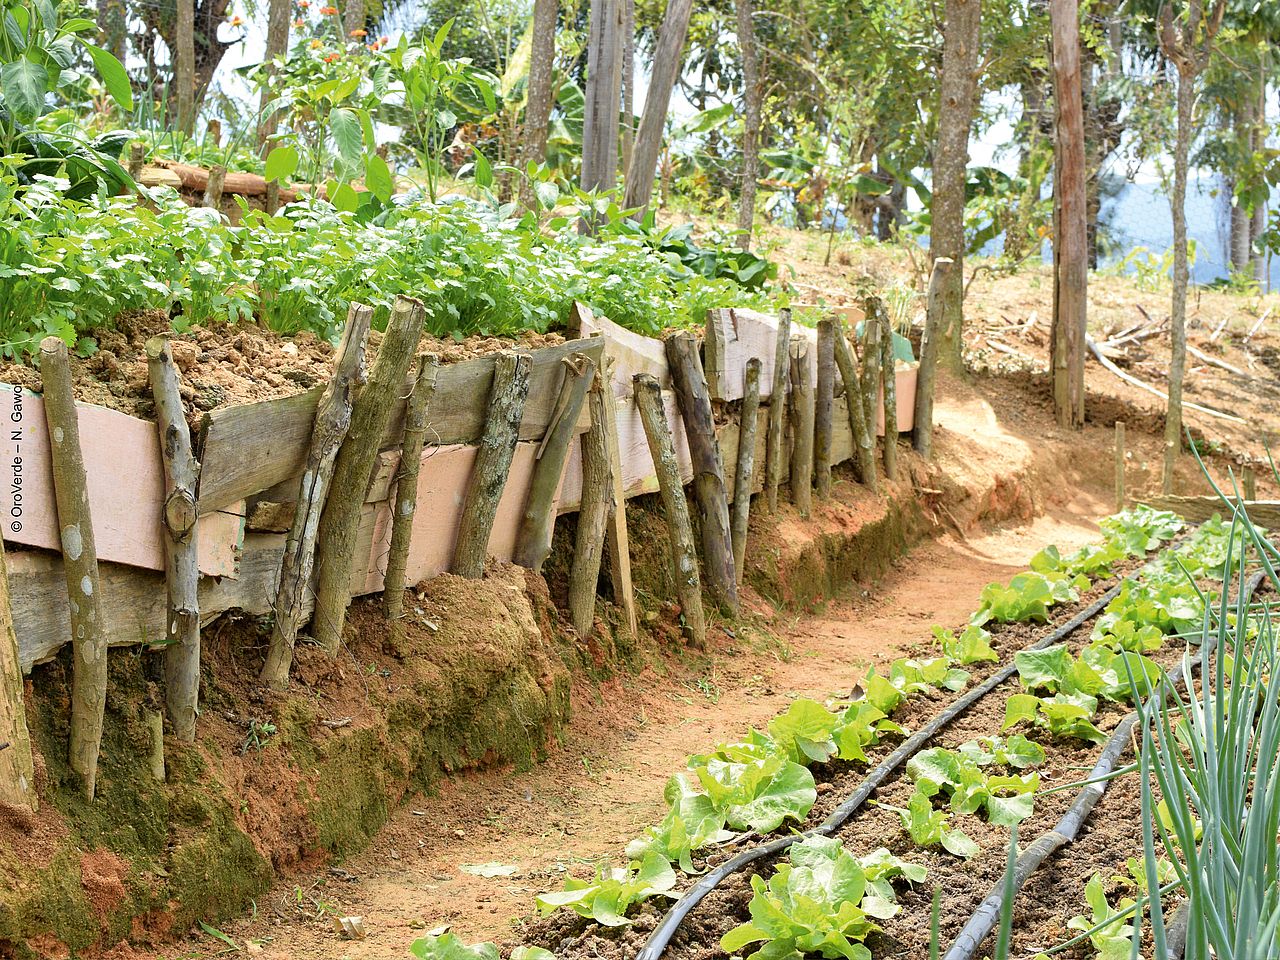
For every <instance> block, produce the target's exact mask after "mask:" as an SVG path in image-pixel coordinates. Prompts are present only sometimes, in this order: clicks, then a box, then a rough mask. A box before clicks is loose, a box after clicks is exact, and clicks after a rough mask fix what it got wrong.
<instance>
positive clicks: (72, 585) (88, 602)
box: [40, 337, 107, 800]
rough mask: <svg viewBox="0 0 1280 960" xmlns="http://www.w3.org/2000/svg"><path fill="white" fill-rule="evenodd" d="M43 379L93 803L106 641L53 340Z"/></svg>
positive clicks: (66, 382)
mask: <svg viewBox="0 0 1280 960" xmlns="http://www.w3.org/2000/svg"><path fill="white" fill-rule="evenodd" d="M40 378H41V380H42V381H43V382H44V413H45V419H46V421H47V422H48V426H49V446H50V449H51V451H52V463H53V490H54V497H55V499H56V500H57V505H58V529H59V530H60V531H61V540H62V570H63V573H64V575H65V576H66V581H67V598H68V602H69V606H70V612H71V618H70V619H71V648H72V655H71V664H72V666H71V754H70V756H71V769H72V770H74V771H75V772H76V773H77V774H78V775H79V776H80V779H81V781H82V783H83V785H84V793H85V796H86V797H88V798H89V799H90V800H92V799H93V793H94V788H95V786H96V784H97V781H98V752H99V750H100V749H101V747H102V715H103V711H104V710H105V709H106V705H107V638H106V634H105V633H104V632H103V626H104V625H103V622H102V593H101V591H100V590H99V589H98V554H97V549H96V546H95V544H94V539H93V518H92V516H91V515H90V510H89V489H88V484H87V483H86V479H85V471H84V455H83V453H82V452H81V449H80V424H79V420H78V419H77V416H76V402H75V395H74V394H73V392H72V387H71V363H70V360H69V359H68V357H67V345H66V344H65V343H63V342H62V340H60V339H59V338H58V337H46V338H45V339H44V340H43V341H41V343H40Z"/></svg>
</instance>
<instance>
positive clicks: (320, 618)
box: [311, 296, 425, 657]
mask: <svg viewBox="0 0 1280 960" xmlns="http://www.w3.org/2000/svg"><path fill="white" fill-rule="evenodd" d="M424 319H425V311H424V309H423V306H422V303H421V301H419V300H414V299H412V298H410V297H403V296H401V297H396V301H395V304H394V305H393V306H392V308H391V318H390V319H389V320H388V321H387V330H386V333H385V334H384V335H383V338H382V345H381V346H380V347H378V356H377V357H376V358H375V359H374V361H373V370H371V371H370V373H369V380H368V382H367V383H366V384H365V385H364V388H363V389H361V391H360V394H359V396H357V397H356V400H355V403H354V404H353V405H352V407H351V426H350V428H349V429H348V430H347V435H346V437H345V438H344V439H343V441H342V446H341V447H339V448H338V456H337V458H336V459H335V460H334V464H333V479H332V481H331V483H330V487H329V496H328V497H327V498H326V500H325V504H324V511H323V512H322V513H321V514H320V528H319V530H318V532H317V534H316V606H315V611H314V612H313V613H312V616H311V635H312V636H313V637H315V639H316V643H318V644H319V645H320V647H321V649H323V650H324V652H325V653H327V654H328V655H329V656H331V657H336V656H337V655H338V649H339V648H340V647H341V646H342V628H343V626H344V625H345V624H346V620H347V604H348V603H350V602H351V561H352V558H353V557H354V555H355V547H356V532H357V530H358V528H359V525H360V511H361V509H362V508H363V507H364V497H365V493H366V491H367V490H368V489H369V481H370V479H371V477H372V476H373V470H374V467H375V466H376V464H377V462H378V446H379V444H380V443H381V442H382V437H383V434H385V433H386V430H387V420H388V419H389V418H390V416H391V408H392V406H393V405H394V404H395V402H396V401H397V400H398V399H400V398H401V397H402V396H403V393H402V391H403V390H404V383H405V374H406V373H407V372H408V370H409V361H410V360H411V359H413V353H414V350H415V349H416V348H417V346H418V341H419V340H420V339H421V338H422V324H423V320H424Z"/></svg>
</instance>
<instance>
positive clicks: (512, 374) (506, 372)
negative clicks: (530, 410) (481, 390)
mask: <svg viewBox="0 0 1280 960" xmlns="http://www.w3.org/2000/svg"><path fill="white" fill-rule="evenodd" d="M532 365H533V358H532V357H530V356H529V354H527V353H514V352H513V351H510V350H503V351H502V352H501V353H499V354H498V356H497V357H496V361H495V364H494V368H493V389H492V390H491V391H490V392H489V419H488V421H487V422H486V423H485V425H484V434H483V435H482V436H481V437H480V447H479V449H478V450H477V451H476V462H475V466H474V467H473V468H472V470H471V479H470V481H469V482H468V484H467V493H466V497H465V498H464V500H463V502H462V523H461V524H460V525H459V527H458V542H457V545H456V546H455V547H454V551H453V572H454V573H456V574H457V575H458V576H460V577H466V578H467V579H469V580H476V579H479V578H480V577H481V576H483V575H484V560H485V556H486V555H487V554H488V551H489V534H490V533H492V532H493V521H494V518H495V517H496V516H497V514H498V502H499V501H500V500H501V499H502V491H503V489H504V488H505V487H506V485H507V475H508V474H509V473H510V471H511V461H512V459H513V458H514V457H515V453H516V442H517V441H518V440H519V439H520V420H521V418H522V417H523V416H524V404H525V400H526V399H528V396H529V370H530V368H531V367H532Z"/></svg>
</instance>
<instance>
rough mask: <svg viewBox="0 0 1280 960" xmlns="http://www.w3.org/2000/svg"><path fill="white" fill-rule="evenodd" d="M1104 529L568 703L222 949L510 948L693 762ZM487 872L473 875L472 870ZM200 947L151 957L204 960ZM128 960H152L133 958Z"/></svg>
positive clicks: (950, 561) (1075, 529)
mask: <svg viewBox="0 0 1280 960" xmlns="http://www.w3.org/2000/svg"><path fill="white" fill-rule="evenodd" d="M1107 512H1109V509H1108V505H1107V504H1106V503H1104V502H1102V501H1100V500H1097V499H1093V498H1090V497H1088V496H1081V497H1079V498H1077V499H1076V500H1075V501H1074V503H1073V504H1072V505H1071V506H1070V507H1069V508H1060V509H1058V510H1056V511H1055V512H1052V513H1050V514H1048V515H1046V516H1042V517H1040V518H1038V519H1036V520H1035V521H1034V522H1032V523H1030V524H1028V525H1026V526H1023V527H1018V528H1013V529H1003V530H997V531H992V532H989V533H985V534H982V535H980V536H974V537H971V538H969V539H968V540H959V539H956V538H951V537H948V538H944V539H941V540H937V541H931V542H928V543H925V544H923V545H922V546H921V547H920V548H919V549H917V550H916V551H915V552H913V553H912V554H911V555H910V556H909V557H907V558H905V559H904V560H903V561H901V562H900V564H899V565H898V566H897V567H896V568H895V569H894V570H893V571H892V572H891V573H890V574H889V575H888V576H887V577H886V578H885V579H884V581H882V582H881V583H880V584H878V585H877V587H876V589H875V591H874V593H875V595H874V596H869V595H863V596H858V597H854V598H852V599H850V600H848V601H844V602H840V603H835V604H832V605H830V606H829V607H828V608H827V609H826V610H825V611H823V612H822V613H821V614H818V615H814V616H808V617H803V618H798V619H797V621H796V622H795V623H794V625H793V626H792V627H791V628H790V629H780V630H779V632H780V633H782V634H783V635H784V639H785V641H786V643H785V645H776V646H768V647H762V646H761V645H759V644H749V643H748V642H747V641H745V640H743V641H741V648H740V649H737V650H731V651H729V652H725V651H723V650H722V651H719V652H717V653H716V654H715V655H714V656H713V657H711V658H709V659H707V660H702V661H700V662H697V663H694V662H692V661H691V662H689V663H686V664H681V665H679V666H678V667H677V668H675V669H673V670H672V671H671V672H670V673H667V674H665V675H663V674H660V673H658V672H656V671H655V670H653V669H649V670H646V671H645V672H644V673H642V674H639V675H628V676H623V677H621V678H619V679H618V680H616V681H614V682H613V683H612V684H611V685H610V686H609V687H606V689H603V690H601V691H600V695H599V696H597V694H596V691H595V689H594V688H590V687H588V686H586V685H582V686H580V687H579V688H578V689H577V690H576V691H575V701H574V709H575V716H574V719H573V722H572V724H571V725H570V726H569V728H568V729H567V730H566V732H565V734H564V736H563V740H562V743H561V745H560V747H559V749H557V750H556V752H555V754H554V755H553V756H552V757H551V758H550V759H549V760H548V761H547V762H546V763H543V764H540V765H539V766H537V767H536V768H535V769H533V770H530V771H528V772H525V773H515V772H511V771H501V770H495V771H488V772H485V773H481V774H475V775H467V776H462V777H459V778H456V779H455V780H453V781H451V782H449V783H447V784H446V785H445V786H444V788H443V789H442V790H441V792H440V793H439V795H437V796H432V797H422V798H420V799H419V800H418V801H416V802H415V803H413V804H411V805H410V807H409V808H408V809H406V810H403V811H401V812H400V813H398V814H396V815H394V816H393V817H392V819H391V821H390V822H389V823H388V825H387V827H386V828H385V830H384V831H383V832H382V834H380V836H379V837H378V839H377V841H376V842H375V843H374V845H373V846H372V847H371V848H370V849H369V850H367V851H365V852H364V853H362V854H360V855H358V856H356V857H353V858H352V859H350V860H349V861H347V862H346V863H345V864H343V865H342V867H341V868H335V869H333V870H330V871H328V872H326V873H324V874H321V875H319V876H315V877H307V878H300V879H299V880H298V881H296V883H292V884H284V885H281V886H279V887H277V888H276V889H275V890H274V891H273V892H272V893H271V895H270V896H269V897H268V898H265V899H264V900H262V901H261V902H259V903H258V904H257V910H256V915H255V916H252V917H245V918H242V919H240V920H238V921H234V922H231V923H228V924H224V925H223V926H222V928H221V930H222V932H223V933H224V934H225V935H227V936H228V937H230V938H231V939H233V940H235V941H236V943H237V946H243V947H244V949H245V950H246V951H247V952H249V953H251V954H256V955H258V956H261V957H263V958H266V960H276V958H279V960H283V958H297V957H306V958H316V960H345V958H351V960H357V958H378V960H392V958H397V960H399V958H407V957H409V956H410V954H409V944H410V943H412V941H413V940H414V939H416V938H417V937H419V936H421V935H422V934H423V933H424V932H425V931H427V930H431V929H434V928H437V927H440V926H443V925H445V924H449V925H450V928H451V929H452V930H453V932H455V933H457V934H458V935H459V936H460V937H462V938H463V939H464V940H467V941H477V940H500V939H502V938H504V937H505V936H507V935H509V934H510V932H511V928H512V924H513V923H514V922H515V921H517V920H518V919H519V918H521V917H523V916H527V915H528V914H529V912H530V911H531V910H532V908H533V897H534V895H535V894H536V893H538V892H541V891H543V890H548V889H552V888H557V887H559V885H560V883H561V878H562V876H563V874H564V872H565V870H566V868H568V867H570V866H572V865H573V864H575V863H583V862H595V861H597V860H600V859H602V858H608V857H615V858H617V857H619V856H620V855H621V852H622V848H623V846H624V845H625V844H626V843H627V841H628V840H630V839H632V838H633V837H635V836H636V835H637V834H638V833H640V832H641V830H642V829H643V828H644V827H645V826H647V825H648V824H650V823H653V822H656V821H657V820H658V819H660V817H661V815H662V813H663V810H664V806H663V800H662V788H663V784H664V783H665V781H666V779H667V777H668V776H669V775H670V774H671V773H673V772H675V771H677V770H679V769H680V768H681V765H682V762H683V760H684V758H685V757H686V756H687V755H688V754H690V753H694V752H699V751H702V750H705V749H707V748H709V747H711V746H713V745H714V744H716V743H717V742H720V741H723V740H725V739H728V738H733V737H737V736H740V735H742V734H743V733H745V732H746V730H747V729H748V728H749V727H751V726H760V725H762V724H764V723H765V722H766V721H767V720H768V719H769V718H770V717H772V716H773V715H774V714H776V713H778V712H779V711H780V710H782V709H783V708H785V706H786V704H787V703H788V702H790V701H791V700H792V699H794V698H796V697H799V696H811V697H815V698H817V699H823V698H825V697H828V696H830V695H831V694H833V693H836V692H838V691H841V690H847V689H848V687H849V686H850V685H851V684H852V683H854V682H855V681H856V680H857V679H859V678H860V677H861V675H862V673H863V671H864V670H865V667H866V666H867V664H868V663H871V662H875V661H886V660H889V659H892V658H893V657H895V656H898V655H900V653H901V651H902V650H903V648H905V647H907V646H909V645H910V644H912V643H916V642H919V641H921V640H924V639H926V638H927V637H928V635H929V627H930V626H931V625H932V624H934V623H942V624H948V625H955V624H957V623H959V622H962V621H963V620H964V619H965V618H967V617H968V615H969V614H970V612H971V611H972V610H973V609H974V607H975V606H976V605H977V600H978V595H979V593H980V592H981V590H982V587H983V586H984V585H985V584H986V583H988V582H989V581H992V580H997V579H1007V578H1008V577H1009V576H1011V575H1012V574H1013V573H1015V572H1017V571H1019V570H1021V569H1024V568H1025V566H1026V563H1027V560H1028V559H1029V558H1030V557H1031V555H1032V554H1033V553H1035V552H1036V551H1037V550H1038V549H1040V548H1041V547H1042V546H1044V545H1045V544H1046V543H1057V544H1058V545H1059V546H1060V547H1062V548H1064V549H1068V548H1074V547H1077V546H1079V545H1081V544H1083V543H1086V542H1089V541H1091V540H1095V539H1097V536H1098V531H1097V527H1096V526H1095V524H1094V522H1093V518H1095V517H1097V516H1099V515H1101V514H1105V513H1107ZM484 865H488V866H489V867H490V868H491V869H489V870H487V871H486V870H480V872H489V873H494V874H496V875H494V876H487V877H486V876H479V875H477V874H476V873H475V872H468V870H467V869H464V867H470V868H473V869H474V868H480V867H483V866H484ZM335 915H341V916H349V915H355V916H359V917H362V918H363V923H364V926H365V929H366V930H367V938H366V939H364V940H363V941H347V940H343V939H341V938H340V937H339V936H338V935H337V934H336V933H335V932H334V929H333V923H332V917H333V916H335ZM226 950H227V944H226V943H225V942H220V941H218V940H216V939H215V938H213V937H211V936H210V937H202V938H200V939H198V940H193V941H190V942H187V943H184V944H181V945H179V946H176V947H174V948H170V949H168V950H166V951H163V952H161V953H160V954H156V955H155V956H159V957H165V958H178V957H208V956H213V955H214V954H217V953H219V952H225V951H226ZM130 956H132V957H142V956H148V955H147V954H143V953H132V954H130Z"/></svg>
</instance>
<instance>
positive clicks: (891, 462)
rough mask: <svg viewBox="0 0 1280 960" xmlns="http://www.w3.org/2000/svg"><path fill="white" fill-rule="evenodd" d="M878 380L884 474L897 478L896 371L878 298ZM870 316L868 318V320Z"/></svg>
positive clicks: (886, 320)
mask: <svg viewBox="0 0 1280 960" xmlns="http://www.w3.org/2000/svg"><path fill="white" fill-rule="evenodd" d="M876 306H877V307H879V318H878V319H879V323H880V382H881V384H882V387H881V389H882V391H883V393H884V475H885V476H886V477H887V478H888V479H890V480H897V479H898V373H897V364H896V363H895V362H894V356H893V327H892V326H890V324H889V314H888V313H887V312H886V311H885V309H884V306H883V305H882V304H881V303H880V301H879V300H877V301H876ZM869 320H870V318H868V321H869Z"/></svg>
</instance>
